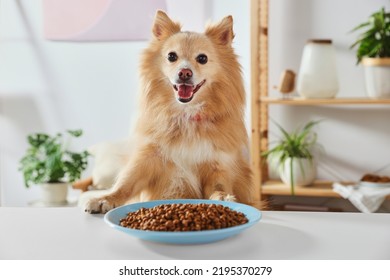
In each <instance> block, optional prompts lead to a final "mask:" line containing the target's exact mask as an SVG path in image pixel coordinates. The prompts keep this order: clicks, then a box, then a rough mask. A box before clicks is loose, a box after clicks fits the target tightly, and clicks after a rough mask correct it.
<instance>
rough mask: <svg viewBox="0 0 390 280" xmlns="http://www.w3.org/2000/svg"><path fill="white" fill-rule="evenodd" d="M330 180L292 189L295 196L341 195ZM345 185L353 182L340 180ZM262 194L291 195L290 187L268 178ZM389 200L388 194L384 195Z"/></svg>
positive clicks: (262, 187) (262, 188) (263, 185)
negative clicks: (335, 190) (334, 189)
mask: <svg viewBox="0 0 390 280" xmlns="http://www.w3.org/2000/svg"><path fill="white" fill-rule="evenodd" d="M333 183H334V182H332V181H315V182H314V184H313V185H310V186H295V188H294V191H295V195H296V196H312V197H337V198H341V196H340V195H339V194H338V193H336V192H334V191H333V188H332V184H333ZM341 183H342V184H345V185H351V184H354V183H353V182H341ZM261 193H262V195H267V196H269V195H291V188H290V187H289V186H287V185H285V184H284V183H282V182H281V181H277V180H270V181H267V182H265V183H263V184H262V186H261ZM386 199H388V200H390V195H388V196H387V197H386Z"/></svg>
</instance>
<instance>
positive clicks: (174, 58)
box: [85, 11, 255, 213]
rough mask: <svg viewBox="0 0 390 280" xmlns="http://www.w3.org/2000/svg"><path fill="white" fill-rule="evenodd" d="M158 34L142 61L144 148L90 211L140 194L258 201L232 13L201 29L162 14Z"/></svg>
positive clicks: (140, 144)
mask: <svg viewBox="0 0 390 280" xmlns="http://www.w3.org/2000/svg"><path fill="white" fill-rule="evenodd" d="M152 33H153V38H152V40H151V42H150V44H149V46H148V47H147V48H146V49H145V51H144V52H143V54H142V56H141V63H140V79H141V80H140V85H141V89H140V90H141V92H140V94H141V96H140V107H139V108H140V110H139V111H140V115H139V118H138V122H137V124H136V127H135V137H136V139H137V140H136V143H137V147H136V148H135V149H134V150H135V152H134V153H133V154H132V155H131V157H130V158H129V160H128V162H127V164H126V166H124V167H123V169H122V170H121V171H120V173H119V176H118V178H117V180H116V182H115V184H114V186H113V187H112V191H111V192H110V193H109V194H108V195H104V196H102V197H99V198H92V199H90V200H89V201H87V203H86V205H85V211H87V212H89V213H105V212H107V211H109V210H110V209H113V208H115V207H118V206H121V205H123V204H125V203H127V202H128V201H129V200H132V201H134V199H137V200H140V201H148V200H156V199H191V198H192V199H216V200H227V201H236V202H240V203H245V204H249V205H254V204H255V201H254V198H255V189H254V186H253V182H252V172H251V169H250V166H249V162H248V153H247V151H248V133H247V130H246V127H245V123H244V109H245V91H244V85H243V80H242V75H241V69H240V65H239V63H238V60H237V56H236V54H235V53H234V50H233V48H232V40H233V38H234V33H233V19H232V17H231V16H227V17H225V18H223V19H222V20H221V21H220V22H219V23H216V24H213V25H210V26H208V27H207V28H206V30H205V32H204V33H195V32H187V31H181V26H180V24H178V23H176V22H174V21H172V20H171V19H170V18H169V17H168V16H167V15H166V14H165V13H164V12H162V11H158V12H157V14H156V16H155V19H154V24H153V27H152Z"/></svg>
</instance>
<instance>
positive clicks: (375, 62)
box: [362, 57, 390, 99]
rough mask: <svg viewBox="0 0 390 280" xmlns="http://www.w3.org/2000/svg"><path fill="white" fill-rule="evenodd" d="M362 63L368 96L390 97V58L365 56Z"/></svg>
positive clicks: (376, 97)
mask: <svg viewBox="0 0 390 280" xmlns="http://www.w3.org/2000/svg"><path fill="white" fill-rule="evenodd" d="M362 64H363V65H364V75H365V80H366V91H367V95H368V97H370V98H375V99H383V98H390V58H369V57H365V58H363V60H362Z"/></svg>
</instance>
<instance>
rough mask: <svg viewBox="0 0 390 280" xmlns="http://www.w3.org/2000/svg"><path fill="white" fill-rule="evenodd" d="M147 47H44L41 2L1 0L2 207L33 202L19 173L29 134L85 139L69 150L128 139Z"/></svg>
mask: <svg viewBox="0 0 390 280" xmlns="http://www.w3.org/2000/svg"><path fill="white" fill-rule="evenodd" d="M18 3H20V5H18ZM23 15H24V16H25V18H23ZM145 46H146V43H145V42H122V43H93V44H86V43H64V42H62V43H61V42H51V41H46V40H43V39H42V7H41V1H39V0H33V1H31V0H20V1H15V0H4V1H1V5H0V164H1V166H0V189H1V190H2V195H1V196H2V197H1V198H2V202H3V203H2V204H3V205H5V206H22V205H26V203H27V201H30V200H34V199H36V198H38V197H39V191H38V189H37V188H31V189H29V190H26V189H25V188H24V186H23V182H22V177H21V173H20V172H18V170H17V169H18V161H19V159H20V158H21V156H22V155H23V153H24V151H25V149H26V147H27V145H26V135H27V134H29V133H32V132H37V131H46V132H49V133H56V132H59V131H64V130H65V129H77V128H81V129H83V130H84V133H85V134H84V136H83V137H82V138H81V139H79V140H78V141H77V142H76V141H74V142H73V144H74V146H75V149H84V148H86V147H88V146H89V145H91V144H94V143H97V142H100V141H105V140H111V139H119V138H123V137H125V136H127V134H128V131H129V126H130V119H131V117H132V116H133V115H134V112H135V110H136V96H137V85H138V84H137V83H138V80H137V67H138V55H139V53H140V51H141V50H142V49H143V48H144V47H145Z"/></svg>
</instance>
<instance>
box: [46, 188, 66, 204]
mask: <svg viewBox="0 0 390 280" xmlns="http://www.w3.org/2000/svg"><path fill="white" fill-rule="evenodd" d="M41 189H42V202H43V203H46V204H61V203H66V201H67V200H66V199H67V196H68V183H44V184H41Z"/></svg>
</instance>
